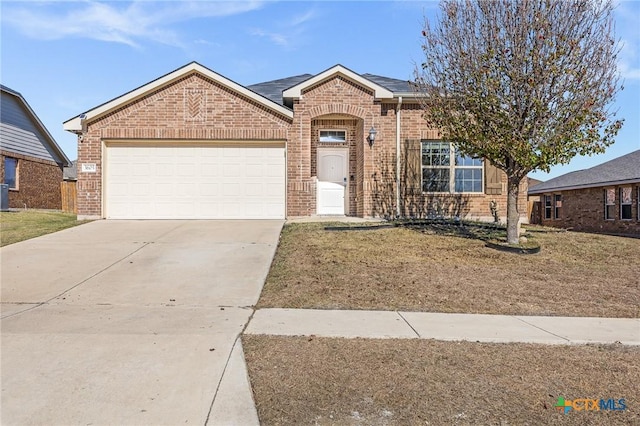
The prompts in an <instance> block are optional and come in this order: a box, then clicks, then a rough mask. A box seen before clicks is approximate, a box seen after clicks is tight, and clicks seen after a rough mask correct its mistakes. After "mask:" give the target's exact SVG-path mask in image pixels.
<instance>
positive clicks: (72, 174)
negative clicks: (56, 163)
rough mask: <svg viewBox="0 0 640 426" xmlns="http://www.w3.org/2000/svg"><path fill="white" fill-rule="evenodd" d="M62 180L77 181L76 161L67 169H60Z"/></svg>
mask: <svg viewBox="0 0 640 426" xmlns="http://www.w3.org/2000/svg"><path fill="white" fill-rule="evenodd" d="M62 179H63V180H78V160H73V161H72V162H71V165H70V166H69V167H65V168H64V169H62Z"/></svg>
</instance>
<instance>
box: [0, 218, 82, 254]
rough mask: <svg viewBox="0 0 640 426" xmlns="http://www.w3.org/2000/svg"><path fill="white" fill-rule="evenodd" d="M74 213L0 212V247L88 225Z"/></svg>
mask: <svg viewBox="0 0 640 426" xmlns="http://www.w3.org/2000/svg"><path fill="white" fill-rule="evenodd" d="M86 222H87V221H78V220H76V215H75V214H73V213H62V212H58V211H49V210H17V211H9V212H0V245H1V246H6V245H9V244H13V243H17V242H19V241H24V240H28V239H30V238H35V237H39V236H41V235H45V234H50V233H52V232H56V231H61V230H63V229H66V228H71V227H72V226H76V225H80V224H82V223H86Z"/></svg>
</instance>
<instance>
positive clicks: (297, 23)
mask: <svg viewBox="0 0 640 426" xmlns="http://www.w3.org/2000/svg"><path fill="white" fill-rule="evenodd" d="M316 17H317V13H316V11H315V10H313V9H310V10H308V11H307V12H305V13H303V14H300V15H297V16H294V17H292V18H290V19H288V20H286V21H281V22H280V23H277V24H276V26H277V27H278V30H265V29H263V28H251V29H250V30H249V33H250V34H251V35H254V36H258V37H264V38H267V39H269V40H270V41H271V42H272V43H274V44H277V45H279V46H282V47H286V48H289V49H292V48H295V47H296V46H297V45H299V44H300V43H301V40H302V35H303V33H304V32H305V31H306V26H305V24H307V23H308V22H310V21H311V20H313V19H314V18H316Z"/></svg>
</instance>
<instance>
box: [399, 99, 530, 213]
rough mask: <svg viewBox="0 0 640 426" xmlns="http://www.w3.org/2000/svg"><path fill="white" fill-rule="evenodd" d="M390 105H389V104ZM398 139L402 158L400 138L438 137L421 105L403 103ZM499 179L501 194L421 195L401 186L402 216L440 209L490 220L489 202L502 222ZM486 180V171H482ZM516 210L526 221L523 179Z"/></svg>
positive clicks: (503, 208) (504, 180)
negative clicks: (493, 205)
mask: <svg viewBox="0 0 640 426" xmlns="http://www.w3.org/2000/svg"><path fill="white" fill-rule="evenodd" d="M390 107H391V106H390ZM401 123H402V127H401V129H400V141H401V158H405V152H404V147H405V144H404V141H405V140H407V139H409V140H411V139H413V140H422V139H440V135H439V133H438V131H437V129H434V128H431V127H430V126H429V125H428V123H426V122H425V120H424V118H423V117H422V110H421V106H420V105H419V104H417V103H404V104H403V105H402V111H401ZM405 166H406V164H404V162H401V176H404V171H405V169H404V167H405ZM500 176H501V180H502V190H501V194H496V195H489V194H486V193H478V194H464V195H458V194H452V195H439V194H423V193H422V191H421V190H420V191H419V193H413V192H412V191H410V190H408V189H407V188H406V187H405V182H403V185H402V186H403V188H402V189H401V194H402V201H401V203H402V204H401V211H402V212H403V214H404V215H406V216H415V217H424V216H429V215H432V214H437V213H436V212H438V211H442V212H443V213H444V214H445V215H446V214H449V215H455V214H457V213H459V214H460V215H461V217H463V218H467V219H474V220H475V219H479V220H485V221H490V220H492V214H491V209H490V207H489V206H490V203H491V201H494V200H495V201H496V202H497V204H498V214H499V216H500V220H501V221H503V222H506V215H507V176H506V174H504V173H502V172H500ZM485 179H486V173H485ZM519 190H520V191H519V196H518V209H519V212H520V217H521V221H523V222H526V221H527V220H528V219H527V190H528V186H527V182H526V179H525V180H524V181H523V182H522V184H521V185H520V188H519Z"/></svg>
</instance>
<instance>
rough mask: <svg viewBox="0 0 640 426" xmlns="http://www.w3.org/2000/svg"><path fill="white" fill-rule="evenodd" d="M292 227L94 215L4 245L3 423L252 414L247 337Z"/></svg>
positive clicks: (189, 420)
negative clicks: (243, 335)
mask: <svg viewBox="0 0 640 426" xmlns="http://www.w3.org/2000/svg"><path fill="white" fill-rule="evenodd" d="M282 224H283V222H282V221H97V222H92V223H89V224H86V225H82V226H79V227H76V228H71V229H68V230H65V231H61V232H58V233H55V234H50V235H46V236H44V237H40V238H36V239H33V240H29V241H25V242H22V243H18V244H14V245H10V246H7V247H4V248H2V249H1V250H0V256H1V261H2V263H1V266H2V271H1V278H2V283H1V285H2V287H1V290H2V292H1V300H2V311H1V316H2V320H1V327H2V342H1V343H2V360H1V363H2V364H1V366H2V401H1V402H2V407H1V408H2V414H1V418H0V420H1V423H2V424H3V425H11V424H20V425H23V424H93V425H98V424H167V425H169V424H171V425H174V424H207V423H208V424H224V423H228V422H231V421H233V422H237V421H243V422H244V421H247V422H254V421H255V420H256V418H255V410H254V409H253V405H252V403H251V400H250V397H251V395H250V393H249V388H248V382H247V381H246V372H245V370H244V359H243V357H242V348H241V346H240V342H239V339H238V336H239V334H240V332H241V331H242V330H243V328H244V327H245V325H246V323H247V321H248V319H249V317H250V316H251V314H252V312H253V310H252V309H251V306H252V305H254V304H255V303H256V302H257V300H258V297H259V295H260V291H261V289H262V285H263V283H264V279H265V277H266V274H267V272H268V270H269V266H270V263H271V259H272V258H273V254H274V252H275V249H276V246H277V242H278V236H279V233H280V230H281V227H282ZM247 398H248V399H249V400H247ZM247 407H248V408H247ZM234 410H235V411H234ZM243 413H244V414H243ZM243 415H244V416H246V417H244V418H243V417H242V416H243ZM234 416H235V417H234ZM238 416H240V417H238ZM230 419H233V420H230Z"/></svg>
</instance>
